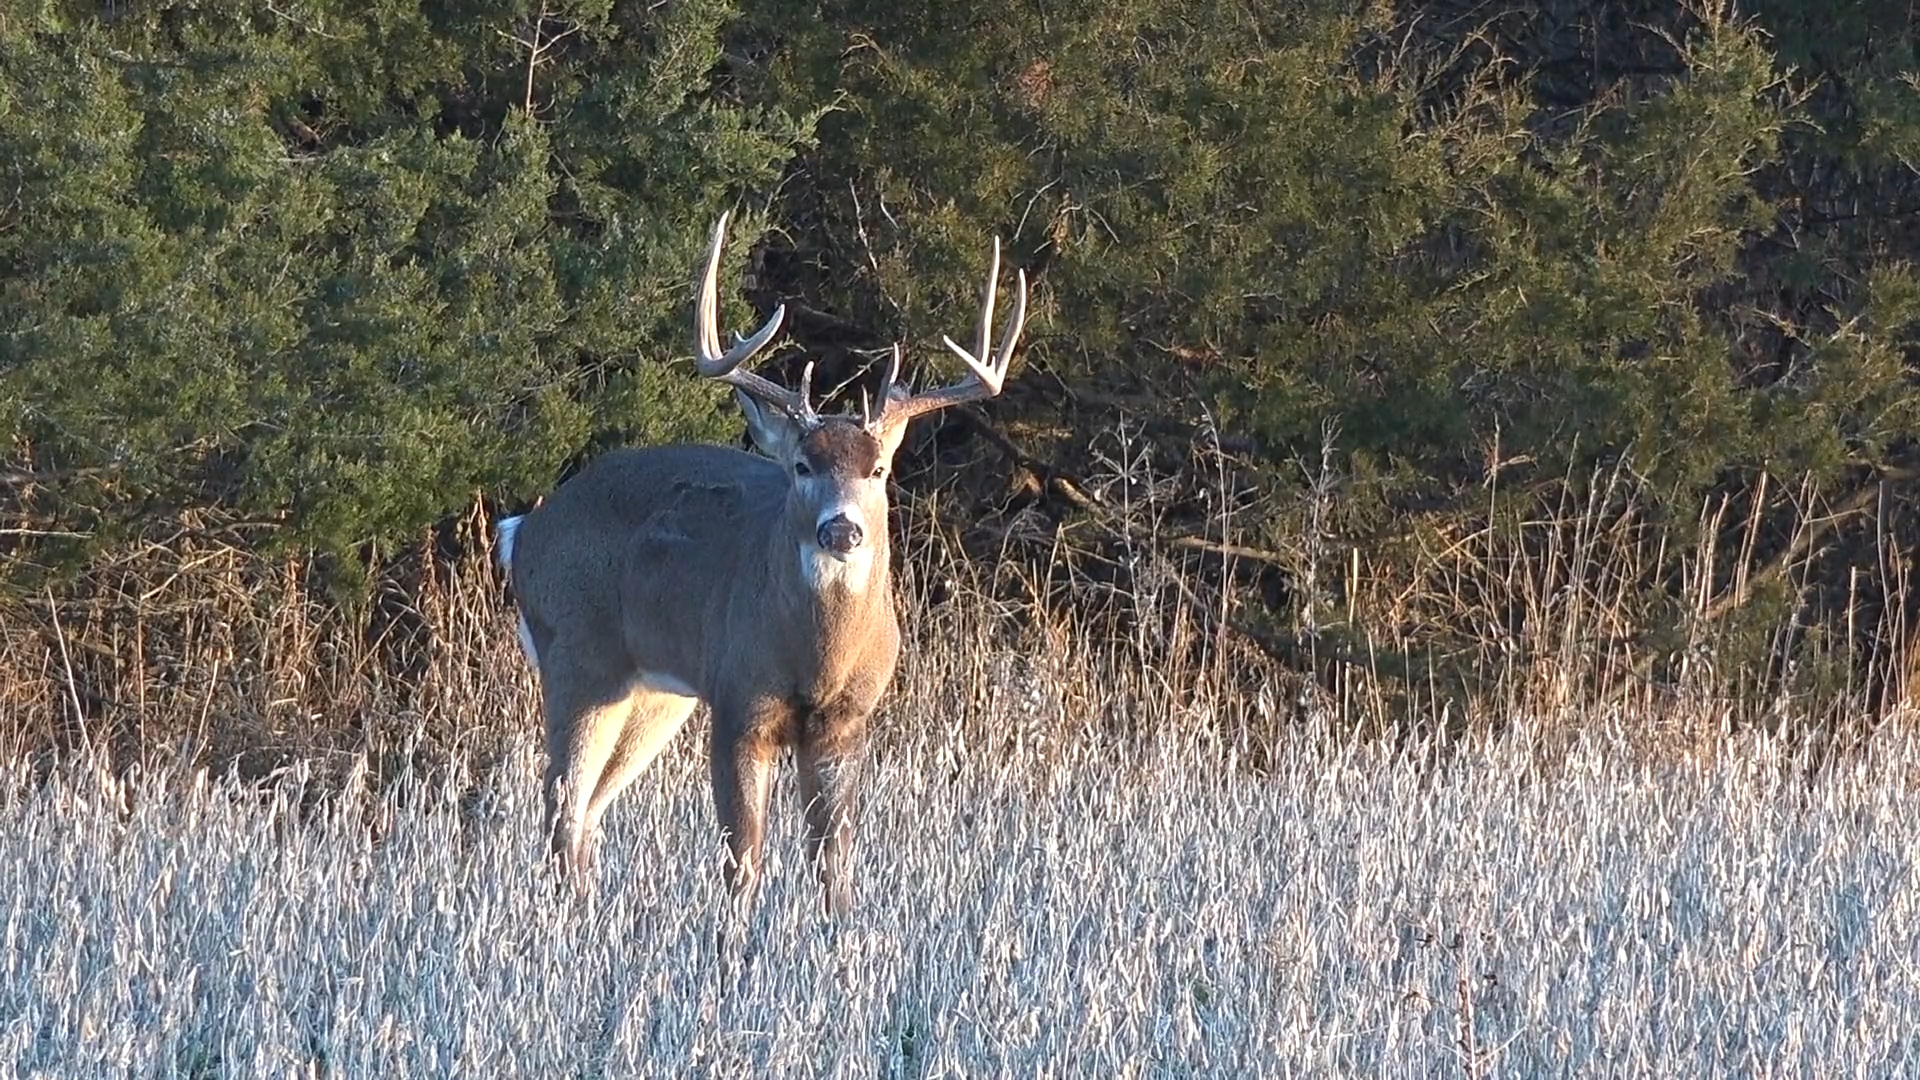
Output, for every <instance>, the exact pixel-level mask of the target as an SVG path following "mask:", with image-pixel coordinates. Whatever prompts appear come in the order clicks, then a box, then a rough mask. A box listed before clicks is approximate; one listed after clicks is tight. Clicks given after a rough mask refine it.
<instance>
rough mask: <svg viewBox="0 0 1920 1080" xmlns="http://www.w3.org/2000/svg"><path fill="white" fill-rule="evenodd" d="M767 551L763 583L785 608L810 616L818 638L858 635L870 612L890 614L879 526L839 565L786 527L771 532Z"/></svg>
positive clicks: (884, 539)
mask: <svg viewBox="0 0 1920 1080" xmlns="http://www.w3.org/2000/svg"><path fill="white" fill-rule="evenodd" d="M774 531H775V539H774V542H773V543H772V544H770V545H768V554H769V559H770V565H769V566H768V571H769V573H768V579H769V582H770V583H771V584H772V585H773V586H774V589H775V590H776V591H777V593H778V594H779V595H778V598H777V600H776V598H775V597H769V598H768V600H769V601H770V602H781V601H784V605H785V606H787V607H790V608H794V609H799V610H804V611H807V612H810V613H811V614H812V615H813V618H814V621H815V623H816V625H817V626H818V627H819V629H820V630H821V631H822V633H824V634H827V635H828V636H838V635H839V634H841V633H848V634H855V635H859V634H863V633H864V629H863V628H864V627H865V625H866V623H867V622H868V620H869V619H870V618H871V615H872V613H873V612H874V611H889V612H890V611H891V610H892V608H893V598H892V595H891V589H890V585H891V579H890V574H889V570H888V550H887V534H886V527H885V525H884V523H883V524H882V525H881V526H880V527H879V528H878V529H877V530H876V535H875V536H874V537H873V540H872V542H870V543H867V544H865V545H863V546H861V547H860V548H859V549H857V550H856V551H854V553H853V554H852V555H851V556H849V557H847V558H844V559H841V558H836V557H834V556H833V555H830V554H828V553H827V552H826V551H824V550H822V549H821V548H820V546H819V545H818V544H817V543H815V542H814V541H813V539H812V537H810V536H803V535H801V534H800V533H799V531H798V530H797V529H795V528H793V527H792V526H791V524H789V523H787V522H786V521H784V520H783V521H782V523H781V524H780V525H779V526H778V527H776V528H775V530H774Z"/></svg>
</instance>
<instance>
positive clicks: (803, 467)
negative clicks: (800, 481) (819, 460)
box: [793, 461, 813, 476]
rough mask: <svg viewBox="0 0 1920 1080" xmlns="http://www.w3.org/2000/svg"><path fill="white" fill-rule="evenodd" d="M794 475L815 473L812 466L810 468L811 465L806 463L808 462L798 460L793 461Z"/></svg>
mask: <svg viewBox="0 0 1920 1080" xmlns="http://www.w3.org/2000/svg"><path fill="white" fill-rule="evenodd" d="M793 475H795V476H812V475H813V470H812V469H811V468H809V467H808V466H807V463H806V462H804V461H796V462H794V463H793Z"/></svg>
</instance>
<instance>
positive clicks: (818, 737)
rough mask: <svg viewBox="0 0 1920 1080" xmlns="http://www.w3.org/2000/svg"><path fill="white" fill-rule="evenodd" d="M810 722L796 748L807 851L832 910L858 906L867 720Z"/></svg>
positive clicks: (838, 912) (844, 910)
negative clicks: (858, 827)
mask: <svg viewBox="0 0 1920 1080" xmlns="http://www.w3.org/2000/svg"><path fill="white" fill-rule="evenodd" d="M815 719H816V720H817V721H821V722H819V723H816V724H809V725H808V728H809V730H806V731H803V732H802V733H801V736H800V742H799V745H798V746H797V747H795V749H794V763H795V765H796V766H797V769H796V771H797V773H798V774H799V775H798V777H797V779H798V781H799V783H798V784H797V785H796V786H797V789H798V793H799V796H800V804H801V809H802V810H803V811H804V812H805V814H806V820H807V853H808V855H809V856H811V858H812V860H813V865H814V872H815V873H816V874H818V875H819V878H820V889H821V894H822V899H823V901H824V902H825V904H826V909H827V914H829V915H845V914H846V913H847V912H848V911H849V910H851V909H852V907H853V857H854V831H853V827H854V818H855V817H856V816H857V815H858V813H859V810H860V798H861V795H862V792H863V789H864V780H865V771H866V757H867V736H866V718H865V717H858V718H847V719H841V720H839V721H838V722H825V721H826V718H824V717H820V718H815Z"/></svg>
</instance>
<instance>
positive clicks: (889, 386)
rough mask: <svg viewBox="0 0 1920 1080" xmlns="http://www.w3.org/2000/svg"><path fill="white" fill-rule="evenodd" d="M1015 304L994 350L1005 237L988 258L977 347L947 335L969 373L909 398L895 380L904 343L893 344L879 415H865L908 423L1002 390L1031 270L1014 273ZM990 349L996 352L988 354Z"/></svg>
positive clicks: (871, 423)
mask: <svg viewBox="0 0 1920 1080" xmlns="http://www.w3.org/2000/svg"><path fill="white" fill-rule="evenodd" d="M1015 283H1016V287H1015V289H1014V299H1013V310H1012V311H1010V312H1008V313H1007V321H1006V322H1004V323H1002V324H1001V326H1000V348H999V349H998V350H993V349H992V345H993V309H994V304H995V302H996V300H997V299H998V296H999V291H1000V238H999V237H995V238H994V241H993V258H992V260H991V261H989V263H988V264H987V284H986V288H985V289H984V290H983V293H984V295H983V296H982V298H981V303H980V326H979V331H978V334H977V337H976V339H975V344H974V347H973V351H972V352H968V351H967V350H966V349H964V348H962V347H961V346H960V345H958V344H956V343H955V342H954V340H953V339H952V338H950V337H942V338H941V340H942V341H944V342H946V344H947V348H949V349H952V350H953V351H954V353H955V355H957V356H959V357H960V359H961V360H962V361H964V362H965V363H966V365H967V371H968V373H969V374H968V376H967V377H966V378H964V379H962V380H960V381H959V382H957V383H954V384H953V385H951V386H945V387H941V388H940V389H938V390H928V391H926V392H924V393H919V394H913V395H911V396H908V397H904V398H896V397H895V396H894V383H895V380H897V379H898V378H899V377H900V349H899V348H898V347H897V346H896V347H895V348H894V350H893V360H892V362H891V363H890V364H889V365H888V367H887V377H886V379H885V380H884V381H883V382H882V383H881V384H880V415H879V416H877V417H876V416H873V415H871V413H870V412H869V415H868V416H867V417H866V422H867V426H868V427H878V426H883V425H892V424H904V423H906V422H907V421H909V420H912V419H913V418H914V417H916V416H923V415H925V414H927V413H930V412H937V411H939V410H941V409H945V408H949V407H951V406H954V405H960V404H964V403H966V402H969V401H981V400H984V399H986V398H990V397H993V396H994V395H996V394H998V393H999V392H1000V387H1001V385H1002V384H1003V383H1004V382H1005V381H1006V378H1007V364H1008V362H1009V361H1011V360H1012V359H1013V350H1014V347H1015V346H1017V345H1018V344H1019V342H1020V330H1021V328H1022V327H1024V326H1025V325H1026V321H1027V272H1026V271H1025V270H1021V271H1018V272H1017V273H1016V274H1015ZM989 352H991V353H992V358H991V359H988V354H989Z"/></svg>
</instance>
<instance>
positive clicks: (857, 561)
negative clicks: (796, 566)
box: [800, 543, 873, 595]
mask: <svg viewBox="0 0 1920 1080" xmlns="http://www.w3.org/2000/svg"><path fill="white" fill-rule="evenodd" d="M872 572H873V545H871V544H862V545H860V546H859V547H857V548H854V549H853V550H852V551H851V552H849V553H848V554H847V555H846V556H845V557H844V558H842V557H840V556H838V555H834V554H832V553H830V552H827V551H825V550H822V549H821V548H820V546H819V545H818V544H810V543H809V544H801V545H800V576H801V577H802V578H804V579H805V580H806V583H807V587H808V588H810V589H812V590H813V591H814V593H815V594H816V595H817V594H819V593H823V592H826V591H827V590H828V589H829V588H832V587H833V586H835V585H839V586H841V587H842V588H844V589H846V590H847V591H848V592H850V593H855V594H858V593H863V592H866V591H867V581H868V579H869V578H871V577H872V576H873V573H872Z"/></svg>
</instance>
